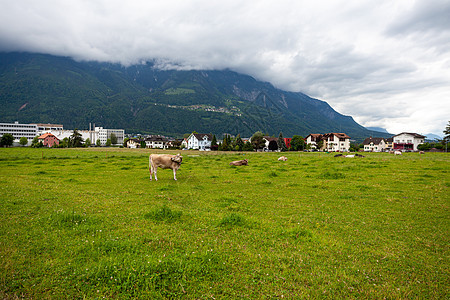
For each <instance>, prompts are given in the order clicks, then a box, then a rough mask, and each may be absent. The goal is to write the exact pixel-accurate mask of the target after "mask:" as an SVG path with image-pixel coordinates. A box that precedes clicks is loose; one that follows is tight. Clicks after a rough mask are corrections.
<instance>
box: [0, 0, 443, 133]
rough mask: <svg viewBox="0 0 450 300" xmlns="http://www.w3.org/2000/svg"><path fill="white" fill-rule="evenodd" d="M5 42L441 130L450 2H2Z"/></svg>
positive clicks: (368, 121)
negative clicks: (301, 96) (210, 79)
mask: <svg viewBox="0 0 450 300" xmlns="http://www.w3.org/2000/svg"><path fill="white" fill-rule="evenodd" d="M0 4H1V7H2V9H1V10H0V49H1V50H6V51H11V50H24V51H37V52H43V53H49V54H54V55H65V56H71V57H74V58H75V59H79V60H100V61H111V62H120V63H122V64H125V65H127V64H133V63H138V62H141V61H144V60H150V59H156V60H157V61H159V62H160V63H161V64H162V65H165V66H172V67H174V66H176V67H178V68H184V69H189V68H194V69H223V68H230V69H233V70H236V71H238V72H243V73H247V74H250V75H252V76H254V77H256V78H258V79H261V80H265V81H269V82H272V83H273V84H274V85H276V86H277V87H280V88H282V89H287V90H290V91H302V92H305V93H307V94H309V95H310V96H313V97H317V98H320V99H323V100H325V101H327V102H328V103H330V105H331V106H332V107H334V108H335V109H337V110H338V111H339V112H341V113H343V114H347V115H351V116H353V117H354V118H355V119H356V120H357V121H358V122H360V123H361V124H362V125H366V126H380V127H385V128H387V129H388V130H389V131H390V132H393V133H397V132H400V131H416V132H421V133H427V132H435V133H441V132H442V130H443V129H444V128H445V126H446V124H447V121H448V120H449V119H450V101H449V100H448V99H450V88H449V84H448V82H450V68H449V65H450V57H449V54H448V53H450V51H449V50H450V21H449V18H448V15H449V13H450V1H448V0H441V1H439V0H432V1H430V0H418V1H415V2H412V1H409V0H398V1H389V0H380V1H375V2H374V1H357V0H347V1H331V0H329V1H323V0H318V1H314V2H311V1H297V0H277V1H260V0H259V1H238V0H229V1H219V0H215V1H214V0H210V1H204V0H185V1H175V0H166V1H143V0H142V1H138V0H130V1H125V2H124V1H117V0H83V1H80V0H66V1H58V0H41V1H39V2H37V1H33V0H15V1H9V0H0Z"/></svg>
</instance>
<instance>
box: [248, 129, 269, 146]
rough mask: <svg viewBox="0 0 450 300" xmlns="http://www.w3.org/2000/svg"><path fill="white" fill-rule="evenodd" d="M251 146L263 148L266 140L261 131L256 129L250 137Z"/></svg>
mask: <svg viewBox="0 0 450 300" xmlns="http://www.w3.org/2000/svg"><path fill="white" fill-rule="evenodd" d="M251 141H252V146H253V148H254V149H256V150H258V149H263V148H264V146H265V145H266V141H265V140H264V136H263V133H262V132H261V131H257V132H255V133H254V134H253V136H252V137H251Z"/></svg>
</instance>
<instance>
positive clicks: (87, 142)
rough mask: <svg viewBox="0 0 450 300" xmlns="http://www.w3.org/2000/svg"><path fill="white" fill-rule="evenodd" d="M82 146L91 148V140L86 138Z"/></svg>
mask: <svg viewBox="0 0 450 300" xmlns="http://www.w3.org/2000/svg"><path fill="white" fill-rule="evenodd" d="M84 146H85V147H89V146H91V139H90V138H87V139H86V141H85V142H84Z"/></svg>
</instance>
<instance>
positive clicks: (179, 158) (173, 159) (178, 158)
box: [172, 153, 183, 165]
mask: <svg viewBox="0 0 450 300" xmlns="http://www.w3.org/2000/svg"><path fill="white" fill-rule="evenodd" d="M172 161H174V162H176V163H178V164H180V165H181V162H182V161H183V156H181V155H180V153H178V154H177V155H175V156H174V157H172Z"/></svg>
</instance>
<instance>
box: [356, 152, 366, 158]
mask: <svg viewBox="0 0 450 300" xmlns="http://www.w3.org/2000/svg"><path fill="white" fill-rule="evenodd" d="M355 156H359V157H365V156H364V155H361V154H358V153H356V154H355Z"/></svg>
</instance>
